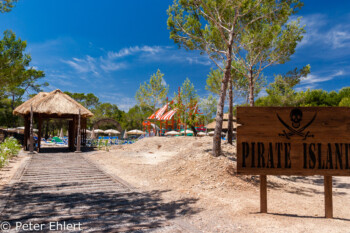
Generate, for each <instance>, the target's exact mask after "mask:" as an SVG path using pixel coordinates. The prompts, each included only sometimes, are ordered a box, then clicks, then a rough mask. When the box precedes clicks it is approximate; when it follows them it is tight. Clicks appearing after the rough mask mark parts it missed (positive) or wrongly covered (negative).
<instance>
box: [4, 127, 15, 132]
mask: <svg viewBox="0 0 350 233" xmlns="http://www.w3.org/2000/svg"><path fill="white" fill-rule="evenodd" d="M6 131H7V132H17V129H16V128H8V129H7V130H6Z"/></svg>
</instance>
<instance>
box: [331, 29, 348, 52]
mask: <svg viewBox="0 0 350 233" xmlns="http://www.w3.org/2000/svg"><path fill="white" fill-rule="evenodd" d="M327 38H328V40H327V41H328V43H330V44H331V45H332V47H333V48H335V49H338V48H344V47H347V48H348V47H349V46H350V25H338V26H336V27H335V28H333V29H332V30H330V31H329V33H328V35H327Z"/></svg>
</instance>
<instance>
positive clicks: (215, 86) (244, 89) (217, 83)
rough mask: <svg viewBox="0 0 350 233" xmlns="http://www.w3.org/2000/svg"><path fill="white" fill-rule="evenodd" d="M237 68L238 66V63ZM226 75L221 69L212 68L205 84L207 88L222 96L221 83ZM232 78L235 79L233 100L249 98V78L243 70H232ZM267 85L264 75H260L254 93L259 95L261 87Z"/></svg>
mask: <svg viewBox="0 0 350 233" xmlns="http://www.w3.org/2000/svg"><path fill="white" fill-rule="evenodd" d="M236 67H237V69H240V70H241V69H242V68H238V66H237V65H236ZM223 77H224V74H223V72H222V71H221V70H220V69H211V70H210V72H209V74H208V78H207V80H206V83H207V85H206V86H205V89H206V90H208V91H210V92H211V93H213V94H216V95H218V96H220V91H221V83H222V79H223ZM231 79H232V80H233V82H232V86H233V102H235V101H236V100H237V99H238V98H244V99H248V95H249V82H248V80H247V79H246V78H245V77H244V76H243V75H242V72H237V71H236V70H235V69H232V70H231ZM265 85H266V79H265V77H264V76H262V75H261V76H260V77H258V78H257V80H256V82H255V88H254V93H255V96H258V94H259V93H260V91H261V89H262V88H263V87H264V86H265ZM228 92H229V90H227V94H226V97H227V99H228V98H229V94H228Z"/></svg>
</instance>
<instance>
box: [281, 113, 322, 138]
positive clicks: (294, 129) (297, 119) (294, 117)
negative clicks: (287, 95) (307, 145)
mask: <svg viewBox="0 0 350 233" xmlns="http://www.w3.org/2000/svg"><path fill="white" fill-rule="evenodd" d="M276 115H277V118H278V119H279V121H280V122H281V123H282V124H283V125H284V126H285V127H286V128H287V129H288V130H289V131H288V132H286V130H283V133H280V134H279V136H281V137H286V138H287V139H290V137H291V136H294V135H297V136H300V137H302V138H303V140H305V139H306V138H308V137H314V135H313V134H310V131H307V132H306V133H304V130H305V129H306V128H307V127H309V126H310V125H311V124H312V122H314V120H315V118H316V115H317V113H315V115H314V116H313V118H312V119H311V120H310V122H309V123H307V124H306V125H304V126H303V127H300V123H301V121H302V119H303V112H302V111H301V110H300V109H299V108H294V109H292V111H291V112H290V115H289V117H290V121H291V122H292V126H289V125H288V124H287V123H285V122H284V121H283V120H282V118H281V117H280V116H279V115H278V114H276Z"/></svg>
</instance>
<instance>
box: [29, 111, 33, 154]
mask: <svg viewBox="0 0 350 233" xmlns="http://www.w3.org/2000/svg"><path fill="white" fill-rule="evenodd" d="M29 133H30V135H29V153H30V154H33V153H34V145H33V106H32V105H30V128H29Z"/></svg>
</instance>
